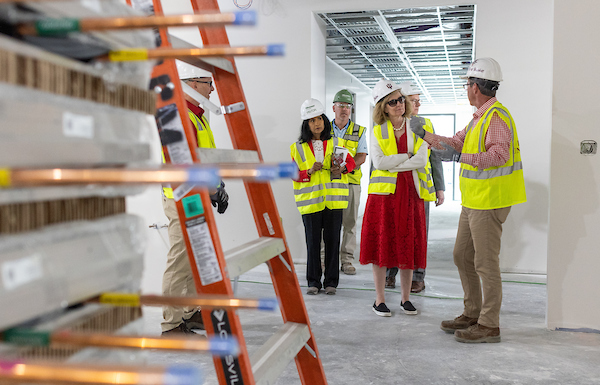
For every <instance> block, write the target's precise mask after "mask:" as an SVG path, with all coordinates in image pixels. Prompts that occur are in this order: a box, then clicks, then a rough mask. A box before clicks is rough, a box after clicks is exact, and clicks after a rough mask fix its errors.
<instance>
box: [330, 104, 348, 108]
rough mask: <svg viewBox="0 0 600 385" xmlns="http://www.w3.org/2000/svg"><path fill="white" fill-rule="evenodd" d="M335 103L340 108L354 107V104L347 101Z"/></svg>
mask: <svg viewBox="0 0 600 385" xmlns="http://www.w3.org/2000/svg"><path fill="white" fill-rule="evenodd" d="M333 105H334V106H336V107H339V108H352V104H346V103H334V104H333Z"/></svg>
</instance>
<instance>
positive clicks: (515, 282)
mask: <svg viewBox="0 0 600 385" xmlns="http://www.w3.org/2000/svg"><path fill="white" fill-rule="evenodd" d="M450 206H451V205H448V206H447V207H446V208H445V209H441V208H440V209H435V210H432V212H431V233H430V241H429V257H428V268H427V276H426V279H425V281H426V286H427V287H426V290H425V291H424V292H423V293H420V294H417V295H412V296H411V300H412V301H413V303H414V305H415V306H416V307H417V308H418V310H419V314H418V315H417V316H408V315H405V314H403V313H402V312H401V311H400V292H399V290H389V291H388V293H387V296H386V303H387V305H388V307H390V309H391V310H392V314H393V315H392V317H391V318H382V317H378V316H376V315H375V314H374V313H373V311H372V310H371V306H372V304H373V300H374V298H375V292H374V287H373V278H372V273H371V266H370V265H369V266H360V265H358V264H356V267H357V274H356V275H355V276H347V275H343V274H342V275H341V277H340V286H339V287H338V292H337V295H335V296H327V295H325V294H319V295H316V296H308V295H306V294H305V295H304V301H305V304H306V307H307V309H308V312H309V316H310V320H311V326H312V331H313V333H314V335H315V338H316V342H317V346H318V349H319V353H320V356H321V359H322V362H323V366H324V368H325V373H326V376H327V379H328V383H329V384H331V385H347V384H359V385H363V384H465V383H468V384H600V334H596V333H573V332H557V331H548V330H546V328H545V312H546V286H545V276H535V275H514V274H506V275H505V276H504V277H503V278H504V285H503V288H504V299H503V305H502V314H501V336H502V342H501V343H499V344H461V343H458V342H456V341H455V340H454V338H453V336H452V335H451V334H446V333H444V332H443V331H441V330H440V328H439V324H440V321H441V320H443V319H450V318H453V317H455V316H457V315H459V314H461V312H462V288H461V285H460V280H459V278H458V273H457V272H456V268H455V266H454V264H453V263H452V256H451V252H452V247H453V242H454V236H455V233H456V230H455V226H456V223H457V218H458V211H457V210H456V209H452V207H450ZM295 268H296V273H297V275H298V277H299V282H300V284H301V286H302V289H303V292H304V291H305V290H306V280H305V278H304V275H305V269H306V266H305V265H296V266H295ZM237 293H238V295H239V296H240V297H274V292H273V288H272V285H271V280H270V276H269V274H268V270H267V268H266V266H261V267H258V268H256V269H254V270H252V271H251V272H248V273H246V274H244V275H243V276H242V277H241V278H240V282H239V284H238V288H237ZM239 315H240V319H241V322H242V325H243V328H244V337H245V339H246V344H247V346H248V350H249V352H250V354H252V352H253V351H255V350H256V349H258V348H259V347H260V346H261V345H262V343H264V342H265V341H266V340H267V339H268V338H269V337H270V335H271V334H272V333H273V332H274V331H275V330H276V329H277V328H278V327H279V326H280V325H281V324H282V320H281V316H280V314H279V313H277V314H273V313H265V312H258V311H249V310H244V311H239ZM160 321H161V311H160V309H157V308H146V309H145V313H144V317H143V318H142V319H141V320H139V321H137V322H136V323H135V324H134V325H132V326H133V327H134V328H135V329H137V330H139V331H142V332H145V333H149V334H159V333H160V326H159V325H160ZM114 357H115V356H114V355H113V359H114ZM132 357H133V356H132ZM135 357H136V358H132V359H135V360H139V359H140V358H139V357H140V356H139V355H138V356H135ZM142 357H143V358H142V359H143V360H144V362H147V363H151V364H161V365H165V364H175V363H178V364H184V363H185V364H192V365H199V366H200V367H201V368H202V369H203V371H204V373H205V377H206V378H205V383H206V384H217V381H216V377H215V374H214V367H213V362H212V359H211V358H210V356H206V355H195V354H194V355H193V354H181V353H177V354H165V353H161V352H156V351H152V352H146V353H144V355H143V356H142ZM118 359H119V360H121V361H123V359H124V358H123V357H122V356H121V357H119V358H118ZM128 359H129V357H126V358H125V360H128ZM300 383H301V382H300V380H299V377H298V372H297V370H296V366H295V365H294V364H290V365H288V367H287V369H286V370H285V371H284V373H283V374H282V376H281V377H280V379H279V380H278V382H277V384H280V385H295V384H300ZM308 385H310V384H308Z"/></svg>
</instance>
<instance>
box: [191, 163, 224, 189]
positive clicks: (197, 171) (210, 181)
mask: <svg viewBox="0 0 600 385" xmlns="http://www.w3.org/2000/svg"><path fill="white" fill-rule="evenodd" d="M187 182H188V183H190V184H194V185H200V186H209V187H213V186H217V185H218V184H219V183H220V182H221V178H220V177H219V174H218V171H217V169H216V168H199V167H192V168H190V169H189V170H188V180H187Z"/></svg>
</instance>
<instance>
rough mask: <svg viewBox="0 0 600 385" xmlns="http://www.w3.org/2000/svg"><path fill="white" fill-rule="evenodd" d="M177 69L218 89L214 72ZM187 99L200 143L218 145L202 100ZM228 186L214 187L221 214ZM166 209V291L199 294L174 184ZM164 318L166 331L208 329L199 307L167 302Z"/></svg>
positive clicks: (189, 80)
mask: <svg viewBox="0 0 600 385" xmlns="http://www.w3.org/2000/svg"><path fill="white" fill-rule="evenodd" d="M177 71H178V72H179V78H180V79H181V80H183V81H184V82H185V83H186V84H187V85H188V86H190V87H191V88H192V89H193V90H194V91H196V92H198V93H199V94H200V95H202V96H204V97H205V98H207V99H208V98H209V97H210V93H211V92H212V91H214V89H215V88H214V87H213V85H212V74H211V73H210V72H207V71H204V70H202V69H200V68H197V67H194V66H191V65H189V64H187V63H183V62H180V61H177ZM185 100H186V103H187V107H188V116H189V118H190V120H191V121H192V124H193V125H194V127H195V128H196V140H197V145H198V147H204V148H215V139H214V137H213V134H212V131H211V129H210V125H209V124H208V120H207V119H206V117H205V116H204V110H203V109H202V108H201V107H199V106H198V104H199V102H198V101H197V100H195V99H194V98H193V97H192V96H190V95H188V94H185ZM224 187H225V185H224V184H223V183H222V182H221V185H220V186H219V187H218V188H217V189H216V190H213V191H210V192H211V196H210V198H211V203H212V205H213V206H215V207H217V211H218V212H219V213H220V214H222V213H224V212H225V210H226V209H227V206H228V201H229V196H228V195H227V193H226V192H225V188H224ZM163 209H164V211H165V215H166V216H167V218H168V219H169V227H168V233H169V242H170V244H171V248H170V249H169V252H168V254H167V267H166V269H165V272H164V274H163V282H162V292H163V295H165V296H175V297H178V296H185V295H193V294H196V286H195V284H194V277H193V276H192V270H191V267H190V262H189V259H188V254H187V250H186V247H185V242H184V239H183V234H182V232H181V225H180V223H179V216H178V214H177V206H176V205H175V201H174V199H173V190H172V189H171V188H170V187H164V188H163ZM163 318H164V321H163V322H162V324H161V328H162V334H163V335H165V334H172V333H185V334H189V333H192V334H193V333H194V332H193V331H192V329H201V330H202V329H204V324H203V323H202V316H201V314H200V310H199V309H198V308H194V307H190V308H180V307H170V306H165V307H163Z"/></svg>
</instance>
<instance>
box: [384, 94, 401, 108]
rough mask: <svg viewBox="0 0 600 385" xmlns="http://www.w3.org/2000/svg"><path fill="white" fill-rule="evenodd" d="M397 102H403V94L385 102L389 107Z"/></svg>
mask: <svg viewBox="0 0 600 385" xmlns="http://www.w3.org/2000/svg"><path fill="white" fill-rule="evenodd" d="M398 103H404V96H400V97H399V98H398V99H392V100H390V101H388V102H387V104H388V106H390V107H394V106H395V105H396V104H398Z"/></svg>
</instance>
